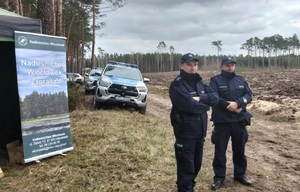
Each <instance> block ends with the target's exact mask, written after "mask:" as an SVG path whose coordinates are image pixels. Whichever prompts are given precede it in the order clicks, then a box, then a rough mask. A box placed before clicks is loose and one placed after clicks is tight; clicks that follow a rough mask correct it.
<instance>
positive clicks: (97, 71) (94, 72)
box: [90, 68, 103, 76]
mask: <svg viewBox="0 0 300 192" xmlns="http://www.w3.org/2000/svg"><path fill="white" fill-rule="evenodd" d="M102 71H103V69H102V68H98V69H92V70H91V72H90V76H100V75H101V73H102Z"/></svg>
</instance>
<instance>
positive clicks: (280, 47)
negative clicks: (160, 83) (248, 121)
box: [0, 0, 300, 73]
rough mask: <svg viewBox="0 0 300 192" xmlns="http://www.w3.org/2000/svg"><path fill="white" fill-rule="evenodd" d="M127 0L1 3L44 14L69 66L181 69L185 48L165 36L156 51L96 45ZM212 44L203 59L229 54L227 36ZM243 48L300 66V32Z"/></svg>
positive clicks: (45, 28)
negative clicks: (128, 65) (180, 50)
mask: <svg viewBox="0 0 300 192" xmlns="http://www.w3.org/2000/svg"><path fill="white" fill-rule="evenodd" d="M127 1H128V0H0V6H1V8H3V9H6V10H9V11H12V12H15V13H17V14H19V15H22V16H26V17H31V18H38V19H40V20H41V23H42V33H43V34H48V35H55V36H64V37H66V38H67V61H66V62H67V71H68V72H79V73H81V72H82V71H83V69H85V68H94V67H104V66H105V65H106V63H107V61H108V60H116V61H121V62H128V63H136V64H138V66H139V68H140V70H141V72H143V73H145V72H166V71H174V70H178V64H179V61H180V57H181V54H182V53H176V48H175V47H173V46H172V45H166V44H165V43H164V41H160V42H158V45H157V47H156V48H157V51H156V52H154V53H130V54H122V53H105V52H104V51H103V50H102V49H101V47H95V41H96V35H95V34H96V31H97V34H99V31H100V37H99V36H98V38H101V29H102V28H103V27H105V25H106V23H105V21H104V19H103V17H105V16H107V14H109V12H111V11H118V10H117V9H120V8H122V7H123V6H127ZM108 35H109V34H108ZM211 45H212V46H213V47H215V48H216V54H215V55H198V56H199V58H200V65H204V66H217V65H219V63H220V60H221V58H222V57H223V56H224V55H222V54H220V53H221V50H222V40H218V41H214V42H212V44H211ZM207 46H210V45H207ZM241 49H243V50H246V51H247V55H242V54H241V55H230V56H232V57H235V58H236V60H237V62H238V63H239V64H240V65H241V66H245V67H251V68H256V67H269V68H270V67H272V68H274V67H275V68H300V61H299V50H300V43H299V39H298V36H297V34H294V35H293V36H292V37H283V36H281V35H280V34H274V35H273V36H270V37H264V38H262V39H260V38H258V37H251V38H250V39H248V40H245V43H243V44H242V45H241ZM91 53H92V54H91ZM88 55H91V56H90V57H87V56H88Z"/></svg>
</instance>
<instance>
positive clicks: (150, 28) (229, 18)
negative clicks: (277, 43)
mask: <svg viewBox="0 0 300 192" xmlns="http://www.w3.org/2000/svg"><path fill="white" fill-rule="evenodd" d="M104 21H105V22H106V27H104V28H103V29H101V30H99V31H98V33H102V34H103V36H101V37H100V35H97V37H96V39H97V43H96V47H97V48H98V47H101V48H102V49H103V50H104V52H105V53H137V52H139V53H154V52H156V51H157V48H156V47H157V45H158V44H159V42H161V41H164V42H165V44H166V45H167V47H168V48H169V47H170V46H173V47H174V48H175V52H176V53H181V54H184V53H187V52H192V53H195V54H196V53H197V54H199V55H209V54H215V55H216V54H217V50H216V48H215V47H213V46H212V45H211V44H212V42H213V41H218V40H221V41H222V44H223V46H222V51H221V54H226V55H232V56H233V55H237V54H246V53H247V52H246V51H245V50H241V49H240V47H241V45H242V44H243V43H245V42H246V40H248V39H250V38H251V37H258V38H260V39H262V38H264V37H269V36H273V35H275V34H279V35H282V36H283V38H286V37H292V36H293V35H294V34H297V35H298V37H299V35H300V2H299V0H128V3H127V4H126V5H125V6H124V7H122V8H120V9H118V10H116V11H113V12H109V13H107V17H106V18H104ZM167 50H168V49H167ZM96 53H98V52H96Z"/></svg>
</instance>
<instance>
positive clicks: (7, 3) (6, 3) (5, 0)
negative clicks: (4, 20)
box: [3, 0, 10, 11]
mask: <svg viewBox="0 0 300 192" xmlns="http://www.w3.org/2000/svg"><path fill="white" fill-rule="evenodd" d="M3 8H4V9H5V10H8V11H9V9H10V7H9V0H3Z"/></svg>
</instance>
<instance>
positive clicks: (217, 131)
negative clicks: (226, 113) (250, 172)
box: [211, 122, 248, 181]
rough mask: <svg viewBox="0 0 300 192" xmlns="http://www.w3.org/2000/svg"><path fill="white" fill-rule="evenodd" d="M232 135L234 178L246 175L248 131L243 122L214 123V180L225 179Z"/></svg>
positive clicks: (212, 138) (212, 139)
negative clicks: (228, 149) (227, 152)
mask: <svg viewBox="0 0 300 192" xmlns="http://www.w3.org/2000/svg"><path fill="white" fill-rule="evenodd" d="M230 137H231V145H232V159H233V165H234V178H235V179H239V178H243V177H244V176H245V172H246V169H247V159H246V156H245V145H246V143H247V141H248V131H247V128H246V126H245V125H244V123H243V122H235V123H214V130H213V133H212V137H211V141H212V143H213V144H214V145H215V155H214V160H213V169H214V173H215V176H214V180H215V181H216V180H220V181H224V179H225V176H226V150H227V145H228V141H229V138H230Z"/></svg>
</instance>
